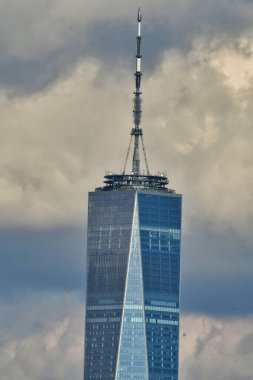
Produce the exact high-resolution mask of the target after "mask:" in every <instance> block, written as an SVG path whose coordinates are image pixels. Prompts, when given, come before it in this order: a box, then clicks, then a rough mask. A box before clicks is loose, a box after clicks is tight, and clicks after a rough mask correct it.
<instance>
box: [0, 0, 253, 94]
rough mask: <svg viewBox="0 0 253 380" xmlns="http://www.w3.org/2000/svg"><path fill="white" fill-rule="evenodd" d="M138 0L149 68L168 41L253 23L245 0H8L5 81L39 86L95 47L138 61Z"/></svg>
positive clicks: (105, 56)
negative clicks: (135, 31)
mask: <svg viewBox="0 0 253 380" xmlns="http://www.w3.org/2000/svg"><path fill="white" fill-rule="evenodd" d="M139 5H141V6H142V7H143V13H144V20H145V22H144V33H145V36H146V37H145V38H146V39H147V41H149V42H150V43H149V45H148V46H149V48H146V51H145V54H146V64H147V68H148V67H150V65H151V67H153V68H154V67H155V64H156V62H157V59H158V58H159V57H161V55H162V53H163V51H164V50H166V49H167V48H168V47H173V48H180V49H187V50H190V48H191V42H192V40H193V39H195V38H197V37H199V36H211V37H214V36H216V35H221V34H225V35H230V36H235V35H240V34H242V33H244V32H248V31H250V30H252V4H251V3H250V2H245V1H238V2H234V1H228V0H226V1H223V2H220V1H216V0H215V1H212V2H210V1H207V0H206V1H203V0H184V1H180V2H177V3H174V2H170V3H168V2H167V1H165V0H159V1H157V2H156V3H154V2H152V1H151V0H142V1H140V2H139V1H138V2H131V3H126V2H124V1H120V2H119V1H116V0H103V1H91V0H86V1H80V0H74V1H72V2H71V4H70V3H68V2H67V1H61V2H58V1H56V0H51V1H47V0H42V1H40V3H31V2H30V1H29V0H22V1H19V2H18V3H16V2H10V1H9V2H7V1H5V0H1V1H0V8H1V18H0V36H1V37H0V53H1V54H0V57H1V58H0V74H1V82H0V83H1V86H2V87H4V88H5V90H6V91H7V92H8V94H9V95H11V96H16V95H17V94H19V95H21V94H25V93H31V92H34V91H35V92H36V91H39V90H40V89H42V88H45V87H47V86H49V85H50V84H52V83H54V82H55V81H56V80H58V79H59V78H60V77H62V76H63V75H66V73H67V72H68V71H69V70H71V69H73V67H75V66H76V65H77V64H78V63H80V61H82V60H83V59H85V58H87V57H89V56H91V55H92V56H95V57H98V58H99V59H101V60H104V61H107V62H108V64H109V65H110V64H111V62H112V61H121V60H122V59H124V60H127V61H128V62H131V60H130V57H131V56H132V55H133V28H134V27H135V16H136V14H135V13H136V9H137V7H138V6H139ZM108 41H110V46H108ZM144 41H145V39H144ZM106 47H108V48H106ZM144 49H145V42H144Z"/></svg>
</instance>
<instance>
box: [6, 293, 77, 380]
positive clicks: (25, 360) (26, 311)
mask: <svg viewBox="0 0 253 380" xmlns="http://www.w3.org/2000/svg"><path fill="white" fill-rule="evenodd" d="M0 309H1V315H2V321H3V322H2V326H1V327H3V324H4V329H3V330H2V331H1V343H0V370H1V378H2V379H3V380H11V379H14V378H18V379H20V380H23V379H32V380H42V379H43V380H45V379H48V380H49V379H50V380H53V379H54V380H57V379H61V380H64V379H73V380H77V379H80V378H81V377H82V372H83V368H82V367H83V336H84V332H83V311H82V305H80V303H78V302H77V301H76V300H75V298H74V297H71V296H62V297H60V296H59V295H58V296H55V295H52V294H51V295H50V296H47V297H41V295H40V296H37V297H29V296H27V295H24V294H23V298H22V300H20V301H17V302H15V303H14V304H11V305H3V304H1V305H0Z"/></svg>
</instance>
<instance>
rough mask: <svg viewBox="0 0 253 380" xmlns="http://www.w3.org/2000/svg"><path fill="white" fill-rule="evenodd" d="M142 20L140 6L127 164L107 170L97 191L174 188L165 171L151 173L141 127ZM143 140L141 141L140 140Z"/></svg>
mask: <svg viewBox="0 0 253 380" xmlns="http://www.w3.org/2000/svg"><path fill="white" fill-rule="evenodd" d="M141 21H142V14H141V10H140V8H139V9H138V14H137V22H138V28H137V37H136V41H137V50H136V56H135V57H136V71H135V74H134V75H135V91H134V109H133V122H134V127H133V128H132V130H131V138H130V143H129V146H128V150H127V155H126V159H125V164H124V168H123V171H122V172H121V173H120V174H116V173H112V172H107V173H106V175H105V177H104V183H105V186H103V187H100V188H97V191H110V190H117V191H118V190H124V189H142V190H154V191H164V192H173V190H171V189H168V188H167V185H168V183H169V181H168V178H167V177H166V174H165V173H158V174H157V175H151V174H150V173H149V168H148V163H147V157H146V152H145V147H144V142H143V132H142V129H141V127H140V125H141V114H142V108H141V102H142V100H141V95H142V92H141V77H142V72H141V58H142V55H141V39H142V37H141ZM133 139H134V147H133V160H132V168H131V172H130V173H127V172H126V167H127V162H128V157H129V152H130V150H131V143H132V140H133ZM140 140H141V141H140ZM140 143H141V145H142V149H143V156H144V162H145V166H146V171H143V172H142V173H141V168H140V151H139V150H140V149H139V147H140Z"/></svg>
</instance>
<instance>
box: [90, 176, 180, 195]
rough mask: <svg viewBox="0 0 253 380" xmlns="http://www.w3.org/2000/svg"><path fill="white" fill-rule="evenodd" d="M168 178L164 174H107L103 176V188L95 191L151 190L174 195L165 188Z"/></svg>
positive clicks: (170, 190)
mask: <svg viewBox="0 0 253 380" xmlns="http://www.w3.org/2000/svg"><path fill="white" fill-rule="evenodd" d="M168 183H169V180H168V178H167V177H166V175H165V174H164V173H161V174H157V175H147V174H143V175H141V174H114V173H111V172H109V173H108V174H106V175H105V176H104V184H105V186H103V187H97V188H96V191H120V190H151V191H159V192H160V191H161V192H166V193H175V191H174V190H172V189H169V188H167V185H168Z"/></svg>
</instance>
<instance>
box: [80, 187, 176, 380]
mask: <svg viewBox="0 0 253 380" xmlns="http://www.w3.org/2000/svg"><path fill="white" fill-rule="evenodd" d="M180 236H181V196H180V195H178V194H175V193H167V192H155V191H145V190H134V189H132V190H121V191H96V192H92V193H90V194H89V212H88V250H87V252H88V253H87V255H88V256H87V267H88V273H87V295H86V321H85V368H84V380H91V379H102V380H111V379H113V380H130V379H133V380H177V379H178V344H179V342H178V341H179V334H178V329H179V273H180Z"/></svg>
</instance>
